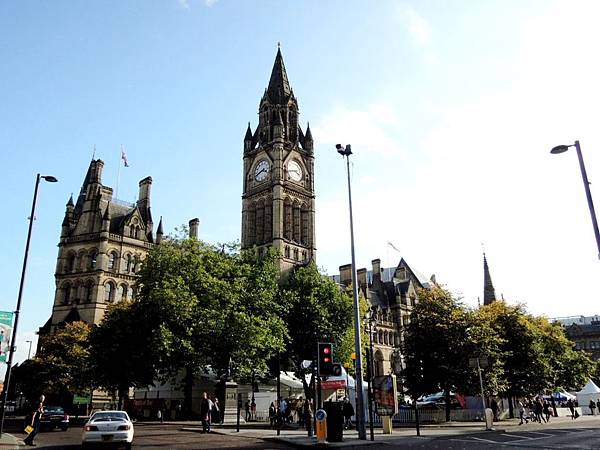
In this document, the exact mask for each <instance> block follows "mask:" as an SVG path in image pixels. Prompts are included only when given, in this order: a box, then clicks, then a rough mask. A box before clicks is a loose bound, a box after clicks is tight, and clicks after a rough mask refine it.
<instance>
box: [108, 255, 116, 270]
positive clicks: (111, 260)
mask: <svg viewBox="0 0 600 450" xmlns="http://www.w3.org/2000/svg"><path fill="white" fill-rule="evenodd" d="M116 267H117V254H116V253H115V252H112V253H111V254H110V255H108V270H115V269H116Z"/></svg>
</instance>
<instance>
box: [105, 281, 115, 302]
mask: <svg viewBox="0 0 600 450" xmlns="http://www.w3.org/2000/svg"><path fill="white" fill-rule="evenodd" d="M114 298H115V288H114V286H113V284H112V283H111V282H108V283H106V284H105V285H104V301H105V302H106V303H112V302H113V300H114Z"/></svg>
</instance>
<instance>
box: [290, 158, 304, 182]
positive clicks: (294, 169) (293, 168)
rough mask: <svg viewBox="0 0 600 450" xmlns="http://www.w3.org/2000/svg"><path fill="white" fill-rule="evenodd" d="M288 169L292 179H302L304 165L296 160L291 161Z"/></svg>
mask: <svg viewBox="0 0 600 450" xmlns="http://www.w3.org/2000/svg"><path fill="white" fill-rule="evenodd" d="M287 170H288V174H289V175H290V178H291V179H292V180H294V181H300V180H301V179H302V167H300V164H298V163H297V162H296V161H290V162H289V163H288V165H287Z"/></svg>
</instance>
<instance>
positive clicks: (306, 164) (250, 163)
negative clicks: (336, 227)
mask: <svg viewBox="0 0 600 450" xmlns="http://www.w3.org/2000/svg"><path fill="white" fill-rule="evenodd" d="M298 115H299V111H298V101H297V100H296V97H295V96H294V92H293V91H292V89H291V88H290V83H289V81H288V77H287V73H286V71H285V66H284V64H283V58H282V56H281V50H279V49H278V50H277V56H276V57H275V64H274V65H273V71H272V72H271V79H270V80H269V87H268V88H267V89H266V91H265V93H264V95H263V97H262V99H261V101H260V106H259V111H258V126H257V127H256V130H255V131H254V133H252V130H251V128H250V124H248V130H247V131H246V136H245V138H244V193H243V195H242V248H252V247H256V248H257V249H258V252H259V253H263V252H264V251H265V250H266V249H267V248H268V247H274V248H275V249H277V250H278V251H279V254H280V270H281V273H282V274H283V275H285V273H286V272H287V271H288V270H289V269H290V268H292V267H293V266H296V265H302V264H306V263H308V262H309V261H311V260H314V259H315V256H316V247H315V183H314V154H313V139H312V135H311V132H310V126H309V125H307V127H306V132H305V133H304V132H302V129H301V128H300V125H299V123H298Z"/></svg>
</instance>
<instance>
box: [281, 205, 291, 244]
mask: <svg viewBox="0 0 600 450" xmlns="http://www.w3.org/2000/svg"><path fill="white" fill-rule="evenodd" d="M283 211H284V213H283V237H284V238H285V239H288V240H291V239H292V226H293V225H292V224H293V219H292V202H291V201H290V199H289V198H286V199H285V202H284V204H283Z"/></svg>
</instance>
